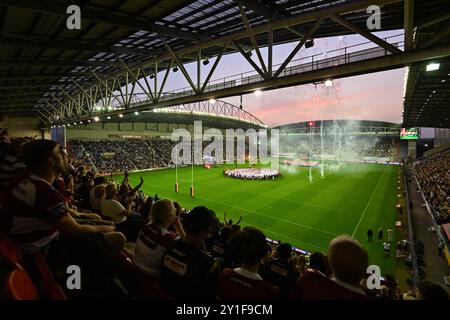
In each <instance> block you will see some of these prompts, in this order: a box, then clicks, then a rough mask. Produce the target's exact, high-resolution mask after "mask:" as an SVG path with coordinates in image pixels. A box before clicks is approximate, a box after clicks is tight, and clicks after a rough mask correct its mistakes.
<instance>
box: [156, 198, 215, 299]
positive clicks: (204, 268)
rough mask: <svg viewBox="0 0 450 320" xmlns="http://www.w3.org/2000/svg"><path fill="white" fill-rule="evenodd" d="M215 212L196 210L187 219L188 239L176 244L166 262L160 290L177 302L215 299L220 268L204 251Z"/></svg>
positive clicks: (167, 253)
mask: <svg viewBox="0 0 450 320" xmlns="http://www.w3.org/2000/svg"><path fill="white" fill-rule="evenodd" d="M214 220H215V219H214V216H213V214H212V212H211V211H210V210H209V209H208V208H206V207H203V206H199V207H195V208H194V209H192V210H191V211H190V212H189V213H188V214H187V215H186V216H185V218H184V228H185V231H186V238H185V239H179V240H175V241H174V242H173V244H172V247H171V249H169V250H168V251H167V252H166V254H165V255H164V258H163V267H162V271H161V281H160V286H161V288H162V289H163V290H165V291H166V292H167V293H168V294H169V295H171V296H172V297H175V298H177V299H188V300H198V299H207V300H210V299H213V298H214V297H215V293H216V287H217V271H218V266H217V264H216V263H215V262H214V261H213V259H212V258H211V257H210V256H208V255H207V254H206V252H204V251H202V248H203V246H204V244H203V241H204V240H205V238H206V236H207V235H208V233H209V231H210V228H211V226H212V225H213V223H214Z"/></svg>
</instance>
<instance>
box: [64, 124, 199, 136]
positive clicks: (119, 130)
mask: <svg viewBox="0 0 450 320" xmlns="http://www.w3.org/2000/svg"><path fill="white" fill-rule="evenodd" d="M192 127H193V126H192V125H186V124H176V123H150V122H118V123H117V122H106V123H96V124H91V125H87V126H76V127H69V128H68V127H66V135H67V139H79V140H86V139H89V140H92V139H101V140H108V139H117V138H150V137H159V136H169V135H170V134H171V133H172V131H173V130H174V129H179V128H182V129H187V130H192V129H193V128H192Z"/></svg>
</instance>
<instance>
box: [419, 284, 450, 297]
mask: <svg viewBox="0 0 450 320" xmlns="http://www.w3.org/2000/svg"><path fill="white" fill-rule="evenodd" d="M417 299H418V300H442V301H447V300H448V293H447V291H445V289H443V288H442V287H441V286H440V285H437V284H435V283H433V282H431V281H422V282H419V283H418V284H417Z"/></svg>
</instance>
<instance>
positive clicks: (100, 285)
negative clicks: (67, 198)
mask: <svg viewBox="0 0 450 320" xmlns="http://www.w3.org/2000/svg"><path fill="white" fill-rule="evenodd" d="M23 161H24V164H25V165H26V166H27V168H28V169H29V170H30V172H31V174H29V175H27V176H25V178H23V179H22V180H20V181H18V183H17V184H16V185H15V186H13V189H12V191H11V192H10V193H9V194H8V206H7V208H6V210H5V211H6V213H7V214H8V216H9V220H8V223H9V228H8V229H9V234H10V236H11V237H12V239H13V240H14V241H15V242H17V244H18V245H19V246H20V247H21V248H22V250H23V251H24V253H26V254H31V253H34V252H38V251H41V252H43V253H44V254H45V255H46V257H47V260H48V261H49V264H50V266H51V268H52V269H53V271H54V272H59V271H61V269H63V270H65V269H66V268H67V266H68V265H70V264H76V265H79V266H80V267H81V269H82V270H85V272H84V273H83V274H82V283H83V284H84V285H85V287H86V291H84V292H89V289H93V290H94V289H96V290H102V289H104V282H103V281H102V280H104V279H105V275H106V274H107V267H108V266H110V264H109V262H111V259H109V258H112V257H114V256H116V255H117V253H118V252H119V251H120V250H121V249H122V248H123V246H124V243H125V239H124V236H123V234H121V233H118V232H115V231H114V227H112V226H108V225H87V224H86V225H81V224H79V223H77V222H76V221H75V220H74V219H73V218H72V215H71V214H70V213H69V212H68V210H67V207H66V206H65V204H64V197H63V195H62V194H61V193H60V192H58V191H57V190H56V189H54V188H53V187H52V186H51V185H52V183H53V182H54V180H55V179H56V177H57V176H59V175H60V173H61V172H62V171H63V170H65V169H66V166H67V158H66V157H65V155H64V153H63V148H62V147H61V145H60V144H59V143H57V142H54V141H51V140H35V141H31V142H29V143H27V144H25V145H24V149H23ZM60 268H61V269H60ZM62 274H64V275H66V273H65V271H64V272H63V273H62ZM86 279H88V281H89V282H88V284H87V285H86V282H85V281H86ZM63 281H64V280H63ZM94 291H95V290H94Z"/></svg>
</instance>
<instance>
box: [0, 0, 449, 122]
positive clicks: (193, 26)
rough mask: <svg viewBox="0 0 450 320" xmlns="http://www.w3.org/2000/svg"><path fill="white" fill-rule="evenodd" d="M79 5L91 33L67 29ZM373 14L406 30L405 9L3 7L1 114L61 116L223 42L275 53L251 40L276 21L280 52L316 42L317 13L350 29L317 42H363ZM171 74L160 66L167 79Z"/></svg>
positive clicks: (443, 1)
mask: <svg viewBox="0 0 450 320" xmlns="http://www.w3.org/2000/svg"><path fill="white" fill-rule="evenodd" d="M72 4H77V5H79V6H80V8H81V17H82V28H81V30H68V29H67V27H66V19H67V17H68V14H67V13H66V9H67V7H68V6H69V5H72ZM238 4H240V5H242V8H245V10H244V11H245V13H244V14H243V12H241V11H240V7H239V6H238ZM371 4H380V5H384V6H383V7H382V11H381V13H382V24H381V28H382V29H381V30H392V29H401V28H403V26H404V8H403V1H401V0H372V1H368V0H360V1H357V0H340V1H326V0H314V1H313V0H310V1H301V2H300V1H297V0H276V1H275V0H238V1H234V0H197V1H184V0H160V1H154V0H140V1H135V0H133V1H132V0H101V1H100V0H79V1H65V0H62V1H50V0H39V1H35V0H0V112H1V113H6V114H9V115H29V114H30V113H31V112H34V114H35V115H37V112H39V111H40V112H42V113H41V114H52V113H53V112H54V111H56V110H54V109H55V108H58V107H59V105H63V104H64V101H71V100H73V102H74V103H76V101H75V99H74V98H73V96H74V94H75V93H76V92H80V90H81V91H82V90H83V88H85V87H86V86H87V85H90V84H92V83H98V82H99V79H102V78H104V77H106V76H108V75H112V74H116V73H118V72H123V70H124V64H125V65H128V66H130V67H132V66H134V65H139V64H141V63H142V61H150V60H152V59H156V58H157V57H161V56H162V55H167V48H168V47H170V48H171V49H172V50H173V51H176V52H185V53H186V54H180V55H179V57H178V58H179V59H180V61H179V62H181V63H183V64H184V63H187V62H192V61H196V60H197V59H198V55H196V54H192V50H188V49H195V48H198V49H200V48H201V49H202V51H201V55H202V57H203V58H208V57H213V56H218V55H219V54H220V53H221V50H223V42H220V41H219V40H220V39H225V38H226V37H228V36H229V40H233V41H232V43H231V44H230V45H229V46H225V49H224V54H229V53H232V52H237V51H241V53H242V51H245V52H248V51H249V50H253V48H254V47H255V46H254V43H252V42H253V40H254V42H256V45H257V46H259V47H261V46H266V45H268V44H269V42H270V39H269V38H270V37H267V34H264V33H262V32H255V34H254V35H253V38H252V37H251V36H249V35H248V34H247V33H246V32H245V31H242V30H245V29H246V26H247V27H249V28H250V29H255V28H259V27H261V28H263V27H262V26H263V25H266V24H267V23H268V22H269V21H272V22H273V24H274V25H275V27H276V28H274V29H273V43H274V44H279V43H285V42H290V41H295V40H298V39H299V38H302V37H304V38H307V36H306V35H305V34H307V32H306V31H307V30H308V32H309V31H310V30H313V29H314V26H315V25H316V24H315V21H314V19H311V17H313V18H316V19H317V17H314V13H315V12H321V14H325V13H326V14H331V15H333V14H338V13H339V12H338V9H339V8H343V7H345V8H346V10H344V11H341V12H340V13H342V12H343V13H344V14H341V15H340V18H345V21H343V22H342V21H341V22H340V23H338V22H337V21H336V20H334V19H325V20H324V21H323V23H322V24H321V26H320V28H319V29H317V30H315V33H314V37H315V38H320V37H328V36H336V35H344V34H350V33H355V32H354V31H352V30H351V29H352V28H353V30H355V28H359V29H364V28H366V20H367V13H366V8H367V6H368V5H371ZM448 4H449V1H448V0H427V1H415V7H414V11H415V20H414V23H415V24H417V25H421V24H423V23H426V22H428V21H429V19H430V17H433V16H434V15H435V14H436V13H439V12H447V10H448ZM352 8H353V9H352ZM327 9H330V10H329V11H327ZM336 10H337V11H336ZM243 16H246V19H243ZM308 16H310V17H309V18H308ZM322 17H327V15H324V16H322ZM335 17H336V18H339V17H337V16H335ZM246 20H248V21H246ZM294 21H295V22H296V21H300V23H294ZM349 25H350V27H349ZM234 35H239V36H238V37H237V38H236V37H235V36H234ZM235 39H238V40H239V42H237V41H234V40H235ZM205 44H208V45H205ZM214 44H215V45H214ZM185 49H186V50H185ZM183 50H185V51H183ZM167 67H168V64H166V65H164V64H160V65H159V69H158V70H164V69H165V68H167ZM143 72H144V70H143ZM145 72H147V73H148V74H151V72H152V69H151V68H147V69H146V70H145ZM106 84H107V83H106ZM107 85H108V84H107ZM114 85H115V86H116V88H120V87H121V85H120V83H115V84H113V86H114ZM108 90H109V89H108V88H107V86H106V91H108ZM55 106H56V107H55ZM406 112H408V111H406Z"/></svg>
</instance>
